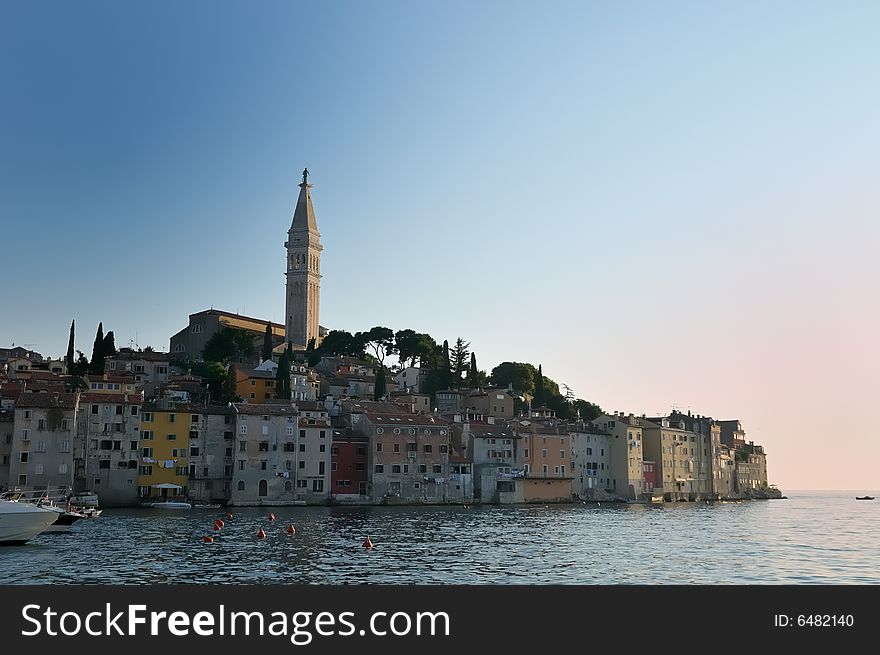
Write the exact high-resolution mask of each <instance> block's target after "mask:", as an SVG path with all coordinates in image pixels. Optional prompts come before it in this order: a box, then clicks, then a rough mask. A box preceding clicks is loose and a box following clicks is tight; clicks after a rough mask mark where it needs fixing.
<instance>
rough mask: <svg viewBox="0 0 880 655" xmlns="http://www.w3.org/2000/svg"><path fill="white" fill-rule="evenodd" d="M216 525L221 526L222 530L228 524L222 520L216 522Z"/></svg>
mask: <svg viewBox="0 0 880 655" xmlns="http://www.w3.org/2000/svg"><path fill="white" fill-rule="evenodd" d="M214 525H216V526H219V527H221V528H222V527H224V526H225V525H226V524H225V523H224V522H223V521H222V520H221V519H217V520H216V521H214Z"/></svg>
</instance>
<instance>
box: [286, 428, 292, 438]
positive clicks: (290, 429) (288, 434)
mask: <svg viewBox="0 0 880 655" xmlns="http://www.w3.org/2000/svg"><path fill="white" fill-rule="evenodd" d="M287 436H288V437H292V436H293V426H290V425H288V426H287Z"/></svg>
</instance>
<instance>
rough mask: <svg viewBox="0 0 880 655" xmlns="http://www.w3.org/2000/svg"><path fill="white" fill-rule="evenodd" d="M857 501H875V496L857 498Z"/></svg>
mask: <svg viewBox="0 0 880 655" xmlns="http://www.w3.org/2000/svg"><path fill="white" fill-rule="evenodd" d="M856 500H874V496H856Z"/></svg>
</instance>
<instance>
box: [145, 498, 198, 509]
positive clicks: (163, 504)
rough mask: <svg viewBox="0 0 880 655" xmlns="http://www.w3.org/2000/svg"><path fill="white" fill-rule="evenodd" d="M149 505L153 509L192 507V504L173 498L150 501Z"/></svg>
mask: <svg viewBox="0 0 880 655" xmlns="http://www.w3.org/2000/svg"><path fill="white" fill-rule="evenodd" d="M150 507H152V508H153V509H192V504H191V503H184V502H180V501H175V500H166V501H164V502H161V503H150Z"/></svg>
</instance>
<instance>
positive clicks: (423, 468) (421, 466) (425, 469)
mask: <svg viewBox="0 0 880 655" xmlns="http://www.w3.org/2000/svg"><path fill="white" fill-rule="evenodd" d="M427 472H428V467H427V466H425V465H424V464H419V473H427Z"/></svg>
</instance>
